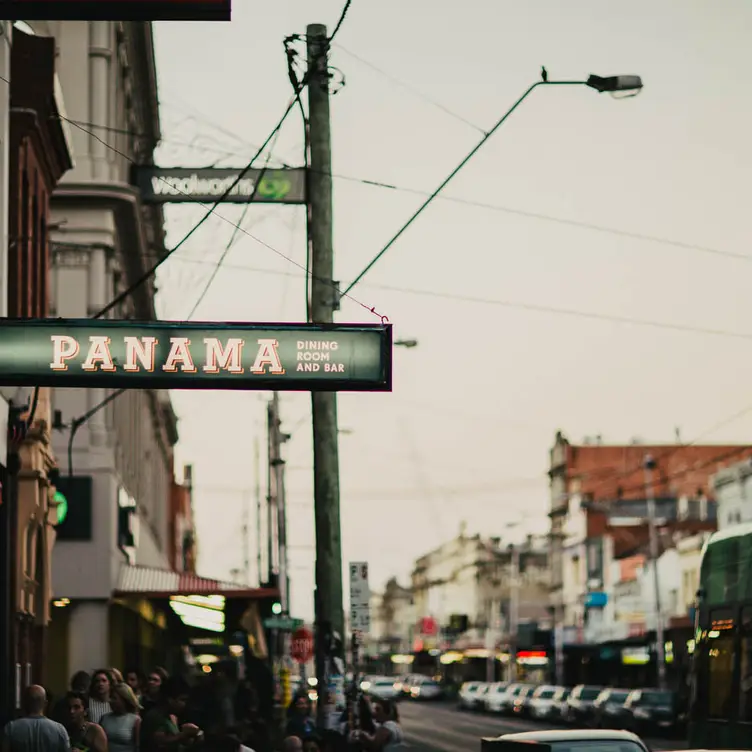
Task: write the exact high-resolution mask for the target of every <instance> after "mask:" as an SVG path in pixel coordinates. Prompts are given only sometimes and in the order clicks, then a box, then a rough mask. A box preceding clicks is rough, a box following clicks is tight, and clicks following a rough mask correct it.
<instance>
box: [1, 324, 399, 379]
mask: <svg viewBox="0 0 752 752" xmlns="http://www.w3.org/2000/svg"><path fill="white" fill-rule="evenodd" d="M391 350H392V332H391V327H390V326H389V325H386V326H383V325H381V324H372V325H368V324H330V325H317V324H245V323H227V324H226V323H222V324H209V323H192V322H191V323H183V322H167V321H155V322H135V321H107V320H92V319H26V320H20V319H14V320H3V321H2V322H1V323H0V384H2V385H7V386H16V385H22V386H27V385H31V384H33V385H40V386H58V387H111V388H121V387H124V388H127V389H145V388H159V389H264V390H277V391H292V390H295V391H312V392H313V391H355V392H369V391H390V390H391V382H392V357H391Z"/></svg>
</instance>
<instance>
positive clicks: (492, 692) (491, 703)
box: [483, 682, 509, 713]
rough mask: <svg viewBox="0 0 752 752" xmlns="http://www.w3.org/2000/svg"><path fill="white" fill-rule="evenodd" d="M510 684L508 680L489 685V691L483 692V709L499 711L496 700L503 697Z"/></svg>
mask: <svg viewBox="0 0 752 752" xmlns="http://www.w3.org/2000/svg"><path fill="white" fill-rule="evenodd" d="M508 686H509V683H508V682H494V683H493V684H489V685H488V691H486V692H484V693H483V710H485V711H486V712H487V713H498V712H499V711H498V708H496V703H495V700H496V698H499V697H501V696H502V695H503V694H504V693H505V692H506V691H507V687H508Z"/></svg>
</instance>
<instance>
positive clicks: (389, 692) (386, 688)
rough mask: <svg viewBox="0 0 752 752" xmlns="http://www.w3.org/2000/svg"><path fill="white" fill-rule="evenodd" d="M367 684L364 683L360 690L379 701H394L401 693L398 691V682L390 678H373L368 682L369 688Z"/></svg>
mask: <svg viewBox="0 0 752 752" xmlns="http://www.w3.org/2000/svg"><path fill="white" fill-rule="evenodd" d="M365 683H366V682H362V683H361V685H360V688H361V689H362V690H363V691H364V692H365V693H366V694H368V695H370V696H371V697H373V698H375V699H377V700H394V699H395V698H396V697H397V696H398V695H399V694H400V692H399V691H397V685H396V682H395V681H394V679H390V678H389V677H388V676H378V677H373V678H372V679H371V680H370V681H369V682H368V686H367V687H366V686H364V684H365ZM400 691H401V690H400Z"/></svg>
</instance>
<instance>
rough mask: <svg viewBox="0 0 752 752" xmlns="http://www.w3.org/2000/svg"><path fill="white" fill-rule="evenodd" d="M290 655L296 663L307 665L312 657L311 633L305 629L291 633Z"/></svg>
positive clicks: (301, 628)
mask: <svg viewBox="0 0 752 752" xmlns="http://www.w3.org/2000/svg"><path fill="white" fill-rule="evenodd" d="M290 655H292V657H293V659H294V660H296V661H297V662H298V663H308V661H310V660H311V658H312V657H313V632H311V630H310V629H308V628H307V627H300V629H296V630H295V631H294V632H293V633H292V642H291V645H290Z"/></svg>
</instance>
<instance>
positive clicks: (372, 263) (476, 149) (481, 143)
mask: <svg viewBox="0 0 752 752" xmlns="http://www.w3.org/2000/svg"><path fill="white" fill-rule="evenodd" d="M586 85H587V83H586V82H585V81H536V82H535V83H534V84H533V85H532V86H529V87H528V88H527V89H526V90H525V93H524V94H523V95H522V96H521V97H520V98H519V99H518V100H517V101H516V102H515V103H514V104H513V105H512V106H511V107H510V108H509V109H508V110H507V111H506V112H505V113H504V114H503V115H502V116H501V118H499V120H497V121H496V124H495V125H494V126H493V128H491V130H490V131H487V132H486V133H485V134H484V135H483V138H481V140H480V141H478V143H477V144H476V145H475V146H474V147H473V148H472V150H471V151H470V152H469V153H468V154H467V155H466V156H465V158H464V159H463V160H462V161H461V162H460V163H459V164H458V165H457V166H456V167H455V168H454V169H453V170H452V171H451V172H450V173H449V175H447V177H446V178H444V180H443V181H442V183H441V184H440V185H439V187H438V188H436V189H435V190H434V191H433V192H432V193H431V195H430V196H428V198H427V199H426V200H425V201H424V202H423V203H422V204H421V205H420V206H419V207H418V208H417V209H416V210H415V212H414V213H413V215H412V216H411V217H410V219H408V220H407V222H405V223H404V224H403V225H402V227H400V229H399V230H398V231H397V232H396V233H395V234H394V235H393V236H392V237H391V238H390V239H389V241H388V242H387V243H386V245H385V246H384V247H383V248H382V249H381V250H380V251H379V252H378V253H377V254H376V256H374V257H373V259H372V260H371V261H370V262H369V264H368V266H366V268H365V269H363V271H362V272H361V273H360V274H358V276H357V277H355V279H354V280H353V281H352V282H350V284H349V285H348V286H347V288H346V289H345V290H344V292H341V293H340V294H339V297H340V299H342V298H343V297H344V296H345V295H347V293H349V292H350V290H352V289H353V287H355V285H357V284H358V282H360V280H361V279H363V277H365V276H366V274H368V272H369V271H371V268H372V267H373V266H375V265H376V263H377V262H378V261H379V259H381V257H382V256H383V255H384V254H385V253H386V252H387V251H388V250H389V249H390V248H391V247H392V246H393V245H394V244H395V243H396V242H397V241H398V240H399V239H400V238H401V237H402V235H403V233H404V232H405V230H407V229H408V227H410V225H411V224H412V223H413V222H414V221H415V220H416V219H417V218H418V216H419V215H420V214H422V213H423V211H424V210H425V209H426V208H427V207H428V205H429V204H430V203H432V202H433V200H434V199H435V198H436V197H437V196H438V195H439V194H440V193H441V192H442V191H443V190H444V188H446V187H447V185H449V183H451V182H452V180H453V179H454V178H455V177H456V175H457V173H459V172H460V171H461V170H462V168H463V167H464V166H465V165H466V164H467V163H468V162H469V161H470V160H471V159H472V158H473V157H474V156H475V155H476V154H477V153H478V152H479V151H480V150H481V149H482V148H483V146H484V145H485V143H486V141H488V139H489V138H491V136H493V135H494V133H496V131H497V130H499V128H501V126H502V125H504V123H505V122H506V121H507V119H508V118H509V117H510V115H511V114H512V113H513V112H514V111H515V110H516V109H517V108H518V107H519V106H520V105H521V104H522V103H523V102H524V101H525V100H526V99H527V98H528V97H529V96H530V95H531V94H532V93H533V91H535V89H537V88H538V87H539V86H586Z"/></svg>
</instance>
